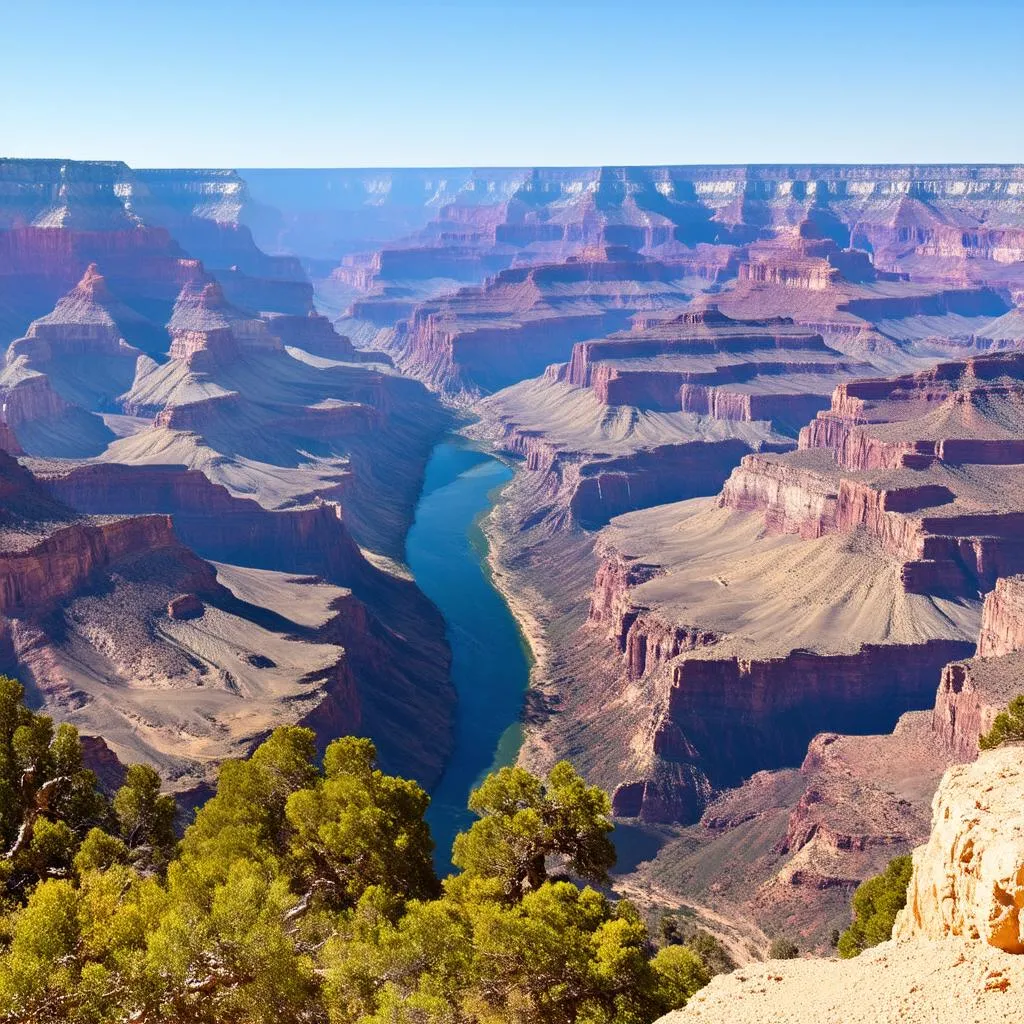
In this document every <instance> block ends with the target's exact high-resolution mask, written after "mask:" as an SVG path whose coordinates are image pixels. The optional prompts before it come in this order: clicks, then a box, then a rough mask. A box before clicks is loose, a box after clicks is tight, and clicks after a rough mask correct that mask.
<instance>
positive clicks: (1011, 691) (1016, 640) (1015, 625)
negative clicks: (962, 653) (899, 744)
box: [932, 576, 1024, 761]
mask: <svg viewBox="0 0 1024 1024" xmlns="http://www.w3.org/2000/svg"><path fill="white" fill-rule="evenodd" d="M1021 582H1022V581H1021V577H1019V576H1012V577H1009V578H1007V579H1000V580H997V581H996V585H995V589H994V590H993V591H992V592H991V593H989V594H988V595H987V596H986V598H985V606H984V608H983V610H982V616H981V631H980V635H979V638H978V656H977V657H976V658H972V659H970V660H969V661H962V662H954V663H952V664H950V665H947V666H946V667H945V669H943V672H942V680H941V682H940V683H939V692H938V696H937V697H936V701H935V710H934V712H933V713H932V729H933V731H934V732H935V733H936V735H937V736H938V737H939V738H940V740H941V742H942V744H943V747H944V748H945V750H946V751H947V753H948V755H949V756H950V758H952V759H953V760H954V761H973V760H974V759H975V758H976V757H977V756H978V752H979V747H978V738H979V737H980V736H981V735H982V734H983V733H986V732H988V731H989V729H991V728H992V723H993V722H994V721H995V717H996V715H998V714H999V713H1000V712H1001V711H1004V710H1005V709H1006V705H1007V704H1008V703H1009V702H1010V701H1011V700H1012V699H1013V698H1014V697H1016V696H1018V695H1019V694H1021V693H1024V630H1022V628H1021V622H1022V613H1024V607H1022V605H1021V602H1020V598H1021Z"/></svg>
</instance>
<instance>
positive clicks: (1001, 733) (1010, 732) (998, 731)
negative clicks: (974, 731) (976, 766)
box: [978, 693, 1024, 750]
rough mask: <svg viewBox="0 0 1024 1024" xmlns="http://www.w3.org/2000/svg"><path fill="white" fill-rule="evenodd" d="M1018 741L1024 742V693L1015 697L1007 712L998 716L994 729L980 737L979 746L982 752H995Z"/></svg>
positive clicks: (1002, 712)
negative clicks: (1007, 744) (997, 748)
mask: <svg viewBox="0 0 1024 1024" xmlns="http://www.w3.org/2000/svg"><path fill="white" fill-rule="evenodd" d="M1016 740H1024V693H1022V694H1021V695H1020V696H1019V697H1014V698H1013V700H1011V701H1010V703H1009V705H1008V706H1007V708H1006V710H1005V711H1000V712H999V714H998V715H996V718H995V721H994V722H993V723H992V728H991V729H989V731H988V732H987V733H983V734H982V735H981V736H979V737H978V746H979V747H980V748H981V749H982V750H994V749H995V748H996V747H1001V746H1002V745H1003V744H1004V743H1012V742H1014V741H1016Z"/></svg>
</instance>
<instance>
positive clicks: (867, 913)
mask: <svg viewBox="0 0 1024 1024" xmlns="http://www.w3.org/2000/svg"><path fill="white" fill-rule="evenodd" d="M912 868H913V863H912V861H911V858H910V857H909V856H902V857H894V858H893V859H892V860H891V861H889V864H888V866H887V867H886V869H885V871H883V872H882V873H881V874H880V875H875V877H874V878H869V879H868V880H867V881H866V882H862V883H861V884H860V885H859V886H857V890H856V892H854V894H853V922H852V923H851V925H850V927H849V928H847V929H846V931H845V932H843V934H842V935H840V936H839V942H838V946H837V948H838V950H839V955H840V956H841V957H845V958H847V959H849V958H850V957H854V956H858V955H860V954H861V953H863V952H864V950H865V949H869V948H870V947H871V946H877V945H878V944H879V943H880V942H885V941H886V940H887V939H890V938H891V937H892V926H893V924H895V922H896V915H897V914H898V913H899V912H900V911H901V910H902V909H903V908H904V907H905V906H906V905H907V887H908V886H909V885H910V874H911V871H912Z"/></svg>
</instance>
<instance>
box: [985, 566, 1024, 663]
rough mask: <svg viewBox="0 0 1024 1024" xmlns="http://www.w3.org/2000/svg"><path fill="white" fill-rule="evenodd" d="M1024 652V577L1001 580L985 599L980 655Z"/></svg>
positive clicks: (989, 655)
mask: <svg viewBox="0 0 1024 1024" xmlns="http://www.w3.org/2000/svg"><path fill="white" fill-rule="evenodd" d="M1014 651H1024V576H1010V577H1007V578H1005V579H1001V580H998V581H997V582H996V585H995V589H994V590H993V591H992V593H990V594H989V595H988V596H987V597H986V598H985V609H984V612H983V613H982V617H981V636H980V637H979V639H978V655H979V657H982V658H994V657H999V656H1000V655H1003V654H1011V653H1013V652H1014Z"/></svg>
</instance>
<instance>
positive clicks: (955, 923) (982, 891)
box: [662, 747, 1024, 1024]
mask: <svg viewBox="0 0 1024 1024" xmlns="http://www.w3.org/2000/svg"><path fill="white" fill-rule="evenodd" d="M1022 798H1024V769H1022V766H1021V758H1020V749H1019V748H1015V747H1008V748H1002V749H1000V750H995V751H990V752H988V753H985V754H983V755H982V756H981V758H980V759H979V760H978V761H977V762H976V763H974V764H971V765H962V766H957V767H954V768H951V769H949V771H948V772H946V774H945V776H944V777H943V779H942V781H941V783H940V785H939V788H938V792H937V793H936V794H935V799H934V802H933V808H932V810H933V813H932V825H931V834H930V836H929V838H928V840H927V842H926V844H925V845H924V846H921V847H919V848H918V849H917V850H916V851H915V853H914V870H913V876H912V878H911V882H910V888H909V892H908V901H907V906H906V909H905V910H903V911H902V912H901V913H900V914H899V915H898V917H897V919H896V926H895V928H894V929H893V939H892V941H889V942H883V943H882V944H881V945H878V946H876V947H874V948H873V949H869V950H868V951H866V952H865V953H862V954H861V955H860V956H858V957H856V958H854V959H852V960H834V959H833V960H821V959H802V960H788V961H768V962H767V963H765V964H754V965H747V966H745V967H742V968H740V970H738V971H735V972H733V973H732V974H729V975H720V976H718V977H717V978H715V979H714V980H713V981H712V982H711V984H710V985H709V986H708V987H707V988H705V989H703V990H702V991H701V992H699V993H697V995H696V996H695V997H694V998H693V999H692V1000H691V1001H690V1002H689V1003H688V1005H687V1006H686V1008H685V1009H683V1010H680V1011H677V1012H675V1013H673V1014H669V1015H668V1016H667V1017H665V1018H663V1019H662V1020H663V1022H664V1024H686V1022H688V1021H704V1022H707V1024H717V1022H723V1024H724V1022H725V1021H729V1022H735V1021H740V1022H743V1024H745V1022H750V1024H754V1022H760V1021H767V1020H786V1021H792V1022H793V1024H811V1022H817V1021H822V1020H858V1021H864V1022H867V1024H876V1022H877V1024H883V1022H889V1021H895V1020H897V1019H899V1020H901V1021H910V1022H913V1024H928V1022H931V1021H940V1020H941V1021H982V1020H983V1021H999V1022H1007V1024H1009V1022H1010V1021H1014V1020H1017V1019H1018V1017H1019V1015H1020V1007H1021V999H1022V992H1024V958H1022V957H1021V956H1020V954H1021V953H1024V927H1022V908H1024V818H1022V817H1021V814H1020V807H1021V801H1022Z"/></svg>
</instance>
